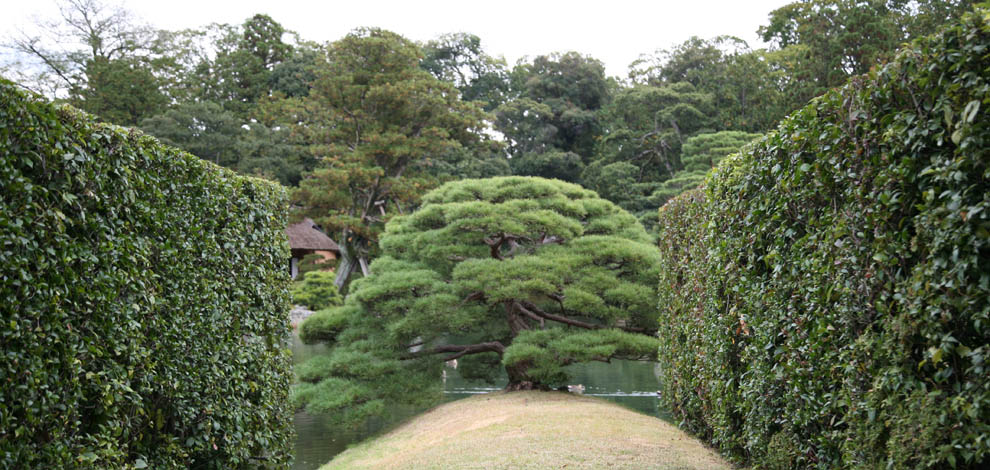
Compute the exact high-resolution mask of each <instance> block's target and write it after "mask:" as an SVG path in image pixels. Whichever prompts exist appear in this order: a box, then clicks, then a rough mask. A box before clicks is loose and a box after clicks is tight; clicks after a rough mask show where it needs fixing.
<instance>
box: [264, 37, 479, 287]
mask: <svg viewBox="0 0 990 470" xmlns="http://www.w3.org/2000/svg"><path fill="white" fill-rule="evenodd" d="M420 59H421V55H420V50H419V48H418V47H417V46H416V44H414V43H412V42H410V41H408V40H407V39H405V38H403V37H401V36H399V35H397V34H395V33H392V32H389V31H384V30H380V29H359V30H357V31H355V32H353V33H351V34H349V35H348V36H347V37H345V38H344V39H341V40H340V41H337V42H335V43H332V44H331V45H330V46H329V47H328V49H327V51H326V56H325V58H324V59H323V60H325V62H324V63H323V64H322V65H321V66H320V67H319V68H318V69H317V70H316V77H317V78H316V80H315V81H314V82H313V85H312V89H311V90H310V93H309V95H308V96H306V97H302V98H287V99H285V100H283V101H282V102H281V103H280V105H281V109H282V116H283V117H282V119H283V122H284V123H285V125H286V126H289V127H292V128H293V131H294V132H297V133H300V134H301V135H302V136H303V139H304V140H305V141H306V142H307V143H308V144H309V145H310V152H311V153H312V154H313V155H316V156H318V157H321V158H322V159H323V160H322V163H321V164H320V165H319V166H318V168H316V169H315V170H314V171H313V172H311V173H309V174H307V175H306V177H305V178H304V179H303V180H302V181H301V182H300V188H299V190H298V191H297V192H296V194H295V200H296V202H297V203H298V204H299V205H300V206H302V207H303V208H304V212H305V213H306V215H308V216H310V217H312V218H313V220H315V221H316V222H317V223H319V224H320V225H322V226H323V227H325V228H326V229H328V230H331V231H334V232H338V233H339V238H338V240H337V241H338V243H339V244H340V246H341V255H342V259H341V266H340V268H339V269H338V270H337V273H338V277H337V281H336V282H337V285H338V286H343V284H344V283H345V282H346V281H347V279H348V277H349V276H350V273H351V272H352V271H353V270H354V269H355V268H356V267H357V266H360V268H361V270H362V272H363V273H364V274H365V275H368V274H370V272H369V269H368V261H369V257H370V255H371V254H372V250H373V247H376V246H377V244H378V235H379V234H380V233H381V231H382V229H383V228H384V225H385V222H386V221H387V220H388V219H389V218H390V217H391V216H392V215H394V214H397V213H399V214H401V213H403V212H404V211H409V210H411V209H412V208H413V207H415V205H416V204H417V203H418V202H419V197H420V196H421V195H422V194H423V193H424V192H425V191H426V190H427V189H429V188H431V187H433V186H435V185H436V184H437V179H436V178H435V176H434V175H432V174H430V172H429V171H428V168H429V167H430V166H432V164H433V159H434V158H436V157H437V156H440V155H444V154H445V152H448V151H450V150H451V149H456V148H458V147H472V146H475V145H480V144H479V143H480V142H482V141H483V140H484V138H483V137H482V130H483V129H484V127H485V120H486V117H487V115H486V114H485V113H484V112H483V111H482V110H481V108H480V107H478V106H477V105H476V104H473V103H469V102H463V101H461V100H459V98H458V93H457V90H456V89H455V88H454V86H453V85H452V84H449V83H445V82H441V81H439V80H437V79H436V78H435V77H433V76H432V75H430V73H429V72H427V71H425V70H423V69H421V68H420V67H419V63H420Z"/></svg>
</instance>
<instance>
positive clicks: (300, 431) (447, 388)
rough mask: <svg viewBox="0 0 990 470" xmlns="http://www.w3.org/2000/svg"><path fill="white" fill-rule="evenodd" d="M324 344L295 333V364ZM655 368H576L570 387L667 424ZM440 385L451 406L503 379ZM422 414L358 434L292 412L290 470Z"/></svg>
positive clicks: (394, 415) (394, 413) (400, 415)
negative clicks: (660, 405)
mask: <svg viewBox="0 0 990 470" xmlns="http://www.w3.org/2000/svg"><path fill="white" fill-rule="evenodd" d="M325 350H326V349H325V347H324V346H322V345H315V346H314V345H306V344H303V343H302V341H300V340H299V337H298V335H297V334H295V333H293V337H292V351H293V362H294V363H300V362H303V361H305V360H306V359H309V358H310V357H312V356H314V355H317V354H321V353H323V352H324V351H325ZM654 366H655V365H654V364H653V363H648V362H635V361H613V362H612V363H611V364H606V363H598V362H596V363H589V364H575V365H572V366H568V371H569V372H570V373H571V377H572V381H571V383H572V384H581V385H583V386H584V394H585V395H591V396H596V397H602V398H604V399H606V400H609V401H612V402H615V403H618V404H620V405H623V406H625V407H627V408H630V409H633V410H635V411H638V412H640V413H644V414H648V415H650V416H657V417H659V418H661V419H664V420H668V421H669V416H668V415H667V414H666V413H664V412H663V411H662V410H659V409H658V401H657V396H656V391H657V389H658V388H659V386H658V383H657V376H656V373H655V371H654ZM446 371H447V374H446V375H447V378H446V381H445V383H444V392H443V393H444V401H454V400H457V399H460V398H465V397H468V396H471V395H477V394H481V393H489V392H493V391H497V390H501V389H502V387H504V386H505V382H506V379H505V378H504V377H503V378H501V379H500V380H498V381H496V383H495V384H494V385H493V384H488V383H485V382H483V381H468V380H464V379H463V378H461V376H460V374H458V373H457V370H455V369H453V368H451V367H447V368H446ZM418 411H420V410H414V409H395V410H390V412H389V417H388V419H377V420H370V421H368V422H366V423H364V425H362V426H361V427H359V428H357V429H340V428H336V427H334V426H332V425H330V424H329V423H328V420H327V418H326V417H323V416H318V415H316V416H314V415H310V414H308V413H305V412H300V413H296V415H295V420H294V422H295V426H296V443H295V463H294V464H293V466H292V468H293V470H315V469H317V468H319V467H320V466H321V465H323V464H325V463H327V462H329V461H330V459H332V458H333V456H334V455H337V454H339V453H340V452H342V451H344V450H345V449H346V448H347V446H348V445H351V444H354V443H357V442H360V441H362V440H364V439H366V438H368V437H370V436H373V435H375V434H377V433H379V432H381V431H383V430H387V429H388V428H390V427H391V426H394V425H396V424H398V423H401V422H402V421H405V420H406V419H408V418H410V417H412V416H414V415H416V414H417V413H418Z"/></svg>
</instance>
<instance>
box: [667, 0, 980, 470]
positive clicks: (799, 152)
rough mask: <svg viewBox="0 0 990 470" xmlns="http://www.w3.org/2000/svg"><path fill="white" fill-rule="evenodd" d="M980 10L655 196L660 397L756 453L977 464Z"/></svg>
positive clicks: (693, 425)
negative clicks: (668, 195) (662, 202)
mask: <svg viewBox="0 0 990 470" xmlns="http://www.w3.org/2000/svg"><path fill="white" fill-rule="evenodd" d="M988 110H990V11H988V10H986V9H979V10H977V11H976V12H975V13H971V14H969V15H967V16H965V18H964V19H963V20H962V22H961V24H958V25H956V26H954V27H951V28H949V29H947V30H946V31H945V32H944V33H943V34H941V35H939V36H936V37H933V38H929V39H925V40H922V41H919V42H916V43H914V44H912V45H910V46H909V47H908V48H906V49H905V50H903V51H902V52H901V53H900V54H899V55H898V56H897V58H896V59H895V60H894V61H893V62H892V63H891V64H889V65H887V66H885V67H883V68H880V69H877V70H875V71H873V72H871V73H870V74H869V75H867V76H863V77H859V78H856V79H854V80H852V81H851V82H850V83H849V84H848V85H847V86H845V87H843V88H841V89H838V90H833V91H832V92H830V93H828V94H826V95H825V96H823V97H821V98H820V99H817V100H816V101H813V102H812V103H811V104H810V105H809V106H807V107H805V108H804V109H802V110H800V111H798V112H796V113H795V114H794V115H792V116H791V117H790V118H788V119H787V120H785V121H784V122H783V123H782V124H781V125H780V127H779V129H778V130H777V131H776V132H775V133H772V134H770V135H769V136H768V137H766V138H765V139H764V140H762V141H761V142H759V143H758V144H756V145H755V147H753V148H751V149H749V150H747V151H745V152H744V153H743V154H741V155H737V156H735V157H730V158H729V159H727V160H726V161H725V162H723V164H722V165H721V166H720V167H719V168H718V169H717V170H716V171H715V172H714V174H713V175H712V176H710V177H709V180H708V182H707V188H706V189H705V190H704V192H692V193H688V194H685V195H682V196H680V197H679V198H676V199H674V200H673V201H671V203H670V204H668V205H667V206H665V207H664V208H662V209H661V211H660V225H661V228H662V230H661V235H660V237H661V239H660V247H661V251H662V252H663V255H662V256H663V265H664V266H666V270H665V271H664V273H663V274H662V278H661V294H660V295H661V302H660V309H661V316H660V325H661V330H660V338H661V341H662V343H663V345H662V347H661V348H660V362H661V364H663V366H664V369H663V373H662V382H663V389H662V394H663V399H664V401H665V402H666V405H667V406H669V407H670V408H671V409H672V410H673V412H674V414H675V415H676V416H678V417H679V418H680V419H681V420H683V423H682V425H683V426H684V427H686V428H687V429H689V430H690V431H692V432H694V433H696V434H698V435H699V436H701V437H702V438H704V439H707V440H708V441H710V442H711V443H713V444H714V445H715V446H716V447H718V448H720V449H721V450H722V451H723V452H724V453H725V454H727V455H728V456H730V457H732V458H734V459H735V460H736V461H737V462H740V463H745V464H748V465H752V466H753V467H754V468H794V469H798V468H875V469H881V468H882V469H888V468H894V469H914V468H966V469H977V468H986V466H987V465H990V373H988V371H987V369H986V367H987V365H986V362H987V359H988V355H990V113H988Z"/></svg>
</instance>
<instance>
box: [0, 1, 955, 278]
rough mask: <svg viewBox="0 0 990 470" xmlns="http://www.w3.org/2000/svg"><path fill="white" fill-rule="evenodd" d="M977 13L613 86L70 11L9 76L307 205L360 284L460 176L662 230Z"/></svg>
mask: <svg viewBox="0 0 990 470" xmlns="http://www.w3.org/2000/svg"><path fill="white" fill-rule="evenodd" d="M973 3H974V2H973V1H972V0H944V1H936V0H802V1H796V2H792V3H790V4H787V5H785V6H783V7H781V8H778V9H777V10H774V11H772V12H769V13H768V17H767V21H766V23H765V24H764V25H763V26H761V27H760V28H759V31H758V33H759V34H760V35H761V37H762V38H763V40H764V41H766V42H767V44H768V47H766V48H761V49H754V48H753V47H752V46H751V45H749V44H747V43H746V42H745V41H742V40H740V39H738V38H735V37H731V36H718V37H713V38H700V37H690V38H686V39H685V40H684V41H683V42H681V43H679V44H674V45H672V46H671V47H670V48H668V49H664V50H658V51H653V52H649V53H644V54H642V55H641V56H640V58H639V59H638V60H636V61H635V62H633V63H632V64H630V65H629V72H628V75H627V76H626V77H609V76H607V75H606V73H605V68H604V65H603V64H602V62H601V61H599V60H598V59H596V58H594V57H591V56H588V55H585V54H582V53H580V52H577V51H562V52H558V53H552V54H547V55H539V56H535V57H530V58H524V59H522V60H520V61H519V62H517V63H516V64H512V65H509V64H507V63H506V61H505V60H504V59H502V58H501V57H497V56H494V55H492V54H491V53H490V52H488V51H486V49H485V47H484V44H485V43H484V41H483V38H480V37H478V36H475V35H472V34H467V33H450V34H442V35H439V36H437V37H436V38H435V39H433V40H430V41H427V42H425V43H415V42H413V41H410V40H408V39H406V38H403V37H401V36H400V35H398V34H395V33H392V32H389V31H384V30H378V29H359V30H356V31H354V32H353V33H351V34H349V35H348V36H347V37H345V38H342V39H340V40H337V41H333V42H330V43H325V44H320V43H316V42H313V41H309V40H306V39H305V38H302V37H300V36H299V35H298V34H296V33H294V32H292V31H288V30H286V29H285V28H284V27H283V26H282V25H281V24H280V23H279V22H278V21H277V20H276V19H275V18H272V17H270V16H268V15H263V14H258V15H255V16H252V17H250V18H247V19H245V21H244V22H243V23H241V24H216V23H214V24H209V25H206V26H203V27H201V28H197V29H189V30H182V31H167V30H159V29H155V28H152V27H150V26H148V25H146V24H143V23H141V22H140V21H139V20H138V19H136V18H135V17H134V16H133V15H132V14H131V13H129V12H128V11H127V10H125V9H122V8H120V7H114V6H111V5H109V4H104V3H102V2H101V1H99V0H64V1H62V2H60V4H59V5H60V9H61V18H60V19H59V20H58V21H49V22H45V23H43V24H40V25H38V26H39V27H38V28H36V31H38V33H37V35H34V36H31V35H22V36H15V37H8V38H5V39H4V41H3V43H4V45H5V46H6V47H7V48H8V49H9V50H10V51H13V52H14V54H13V55H12V56H13V57H18V58H20V60H21V61H20V62H18V63H13V62H12V63H5V64H2V65H0V71H3V72H2V73H4V74H5V75H6V76H8V78H13V79H15V80H17V81H18V82H20V83H22V84H23V86H25V87H28V88H30V89H32V90H35V91H37V92H40V93H43V94H45V95H48V96H49V97H53V98H56V99H59V100H62V101H65V102H68V103H71V104H72V105H74V106H76V107H78V108H80V109H83V110H85V111H87V112H90V113H92V114H95V115H97V116H98V117H99V118H100V119H103V120H108V121H111V122H114V123H117V124H121V125H125V126H135V127H138V128H140V129H142V130H143V131H145V132H147V133H149V134H152V135H154V136H156V137H158V138H159V139H160V140H162V141H163V142H165V143H167V144H170V145H175V146H178V147H181V148H183V149H186V150H188V151H190V152H192V153H194V154H195V155H197V156H199V157H201V158H204V159H207V160H210V161H213V162H215V163H218V164H220V165H223V166H226V167H229V168H232V169H235V170H237V171H239V172H242V173H246V174H252V175H260V176H263V177H267V178H270V179H273V180H277V181H279V182H281V183H282V184H284V185H287V186H289V187H293V188H298V190H296V192H295V194H296V196H295V203H296V205H297V206H298V207H300V208H301V209H302V211H301V212H304V213H305V214H306V215H308V216H310V217H312V218H314V220H317V222H318V223H320V224H321V225H323V226H324V227H325V228H327V229H328V230H331V231H333V232H334V233H333V235H334V236H335V237H339V238H341V239H342V240H343V241H344V248H345V254H344V261H345V263H346V266H347V267H348V269H347V270H346V271H347V272H350V271H351V270H352V269H357V268H359V267H360V268H362V270H363V271H365V272H367V264H368V262H369V261H370V259H371V258H373V257H374V256H375V250H376V249H377V247H376V243H377V242H376V240H377V234H378V233H380V232H381V230H382V229H383V227H384V224H385V222H386V221H387V220H388V219H389V218H390V217H392V216H393V215H396V214H402V213H404V212H409V211H411V210H413V209H414V208H415V207H417V206H418V204H419V197H420V196H421V195H422V194H424V193H425V192H426V191H428V190H430V189H432V188H434V187H436V186H438V185H439V184H441V183H443V182H445V181H450V180H457V179H462V178H474V177H491V176H500V175H523V176H541V177H547V178H557V179H561V180H564V181H569V182H574V183H579V184H581V185H584V186H585V187H587V188H590V189H592V190H594V191H597V192H598V193H599V194H601V195H602V196H603V197H606V198H608V199H609V200H611V201H612V202H614V203H616V204H618V205H619V206H620V207H622V208H623V209H626V210H628V211H630V212H631V213H633V214H634V215H636V216H637V217H638V218H639V219H640V221H641V222H643V223H644V224H645V225H646V227H647V229H648V230H652V227H653V226H654V224H655V218H656V209H657V208H658V207H659V206H661V205H663V203H664V202H665V201H667V200H668V199H669V198H670V197H672V196H675V195H677V194H679V193H680V192H681V191H683V190H686V189H689V188H691V187H693V186H695V185H696V184H697V183H698V182H699V181H700V180H701V178H702V177H703V175H704V174H705V173H706V171H707V168H710V167H711V166H713V165H714V164H715V163H717V161H718V159H719V158H721V157H722V156H724V155H725V154H727V153H731V152H733V151H736V150H737V149H739V148H740V147H741V146H743V145H745V144H747V143H748V142H750V141H752V140H754V139H756V138H758V137H759V136H760V135H761V134H762V133H764V132H766V131H767V130H769V129H771V128H772V127H773V126H774V125H775V124H776V123H777V122H778V121H779V120H780V119H781V118H782V117H783V116H785V115H787V114H788V113H789V112H791V111H793V110H795V109H798V108H799V107H801V106H803V105H804V104H805V103H807V102H808V101H809V100H810V99H812V98H814V97H816V96H819V95H820V94H822V93H823V92H824V91H825V90H827V89H829V88H830V87H834V86H836V85H839V84H841V83H843V82H845V81H846V79H848V78H849V77H850V76H852V75H856V74H861V73H864V72H866V71H867V70H869V69H870V67H873V66H874V65H877V64H879V63H882V62H884V61H886V60H887V59H888V58H889V57H890V56H891V55H892V54H893V53H894V51H896V49H897V48H898V46H899V45H901V44H902V43H904V42H905V41H909V40H911V39H912V38H916V37H920V36H923V35H927V34H930V33H932V32H934V31H936V30H938V28H939V27H940V25H942V24H945V23H946V22H948V21H952V20H953V19H955V18H957V17H959V16H960V15H961V14H962V13H963V12H965V11H968V10H969V9H971V7H972V5H973ZM53 39H54V40H55V42H53ZM51 44H59V46H58V47H53V46H51ZM713 149H714V152H713ZM346 278H347V275H346V274H345V275H343V277H342V278H341V279H338V282H339V283H340V284H341V285H343V283H344V281H346Z"/></svg>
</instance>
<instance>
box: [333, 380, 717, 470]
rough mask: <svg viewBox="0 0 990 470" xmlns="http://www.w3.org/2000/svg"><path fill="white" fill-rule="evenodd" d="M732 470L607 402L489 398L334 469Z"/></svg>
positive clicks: (670, 429)
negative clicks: (560, 469) (553, 469)
mask: <svg viewBox="0 0 990 470" xmlns="http://www.w3.org/2000/svg"><path fill="white" fill-rule="evenodd" d="M362 468H367V469H417V470H427V469H486V470H490V469H549V468H555V469H559V468H564V469H568V470H574V469H628V470H640V469H644V470H645V469H670V470H674V469H676V470H693V469H727V470H728V469H731V468H732V466H731V465H729V464H728V463H726V462H725V461H723V460H722V459H721V458H720V457H719V456H718V455H717V454H716V453H715V452H713V451H712V450H710V449H708V448H706V447H704V446H703V445H702V444H701V443H700V442H699V441H697V440H695V439H693V438H692V437H690V436H688V435H687V434H685V433H684V432H682V431H680V430H678V429H677V428H676V427H674V426H672V425H670V424H668V423H665V422H663V421H661V420H659V419H657V418H654V417H651V416H646V415H642V414H639V413H636V412H634V411H630V410H628V409H626V408H623V407H621V406H619V405H616V404H613V403H609V402H606V401H604V400H601V399H598V398H593V397H585V396H578V395H571V394H568V393H560V392H513V393H501V392H500V393H492V394H487V395H479V396H476V397H471V398H467V399H464V400H459V401H456V402H452V403H448V404H445V405H442V406H439V407H437V408H434V409H432V410H430V411H427V412H425V413H423V414H422V415H420V416H417V417H416V418H413V419H412V420H411V421H409V422H407V423H406V424H404V425H402V426H400V427H398V428H396V429H395V430H393V431H392V432H390V433H388V434H385V435H383V436H381V437H379V438H377V439H372V440H370V441H367V442H364V443H362V444H359V445H357V446H355V447H353V448H351V449H348V450H347V451H346V452H344V453H342V454H340V455H338V456H337V457H336V458H335V459H334V460H333V461H331V462H330V463H328V464H327V465H325V466H323V467H322V469H321V470H332V469H362Z"/></svg>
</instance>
